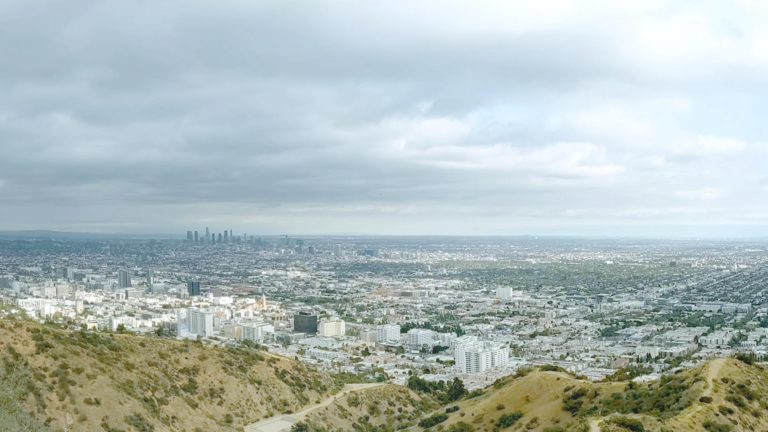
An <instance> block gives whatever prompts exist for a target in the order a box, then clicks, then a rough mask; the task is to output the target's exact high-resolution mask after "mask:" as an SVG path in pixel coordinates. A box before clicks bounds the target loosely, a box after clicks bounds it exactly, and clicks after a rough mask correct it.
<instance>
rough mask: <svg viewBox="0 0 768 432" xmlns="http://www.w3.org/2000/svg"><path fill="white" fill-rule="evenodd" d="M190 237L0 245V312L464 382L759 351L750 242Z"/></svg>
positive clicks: (754, 253)
mask: <svg viewBox="0 0 768 432" xmlns="http://www.w3.org/2000/svg"><path fill="white" fill-rule="evenodd" d="M190 233H192V231H188V232H187V236H186V240H114V241H97V240H81V241H75V242H66V241H57V240H38V241H34V242H31V241H26V240H13V241H10V240H5V241H2V243H0V247H1V248H2V252H3V253H2V254H0V257H2V258H0V275H2V278H0V289H2V296H3V301H4V304H5V311H6V312H5V313H6V314H13V313H16V314H24V315H26V316H28V317H30V318H32V319H35V320H38V321H40V322H46V321H53V322H57V323H62V324H67V325H69V326H72V327H73V328H79V327H83V328H87V329H90V330H94V331H107V332H115V331H118V330H120V331H128V332H133V333H138V334H150V335H162V336H163V337H173V338H179V339H203V340H205V341H206V342H209V343H214V344H221V345H228V344H238V343H240V342H242V341H251V342H254V343H257V344H260V345H264V346H266V347H268V348H269V350H270V351H271V352H275V353H279V354H280V355H284V356H288V357H297V358H298V359H300V360H301V361H302V362H305V363H307V364H310V365H312V366H314V367H317V368H320V369H322V370H327V371H330V372H349V373H360V372H365V373H368V374H372V375H376V374H381V376H384V377H386V379H388V380H391V381H392V382H395V383H399V384H405V382H406V380H407V378H408V377H409V376H410V375H411V374H413V373H414V372H417V373H418V374H419V375H420V376H422V377H423V378H424V379H426V380H432V381H439V380H451V379H453V378H454V377H458V378H460V379H462V380H463V382H464V383H465V385H466V386H467V388H468V389H470V390H473V389H477V388H481V387H484V386H486V385H488V384H490V383H493V382H494V381H495V380H496V379H498V378H500V377H502V376H505V375H509V374H510V373H513V372H514V371H515V370H517V369H519V368H521V367H527V366H531V365H543V364H551V365H557V366H561V367H563V368H564V369H566V370H568V371H570V372H573V373H576V374H579V375H583V376H586V377H588V378H589V379H591V380H601V379H604V378H605V377H607V376H610V375H612V374H614V373H616V371H617V370H620V369H622V368H624V367H626V366H629V365H638V366H641V368H642V369H643V371H644V373H643V374H642V376H641V379H649V380H650V379H654V378H658V377H659V376H660V374H663V373H665V372H668V371H670V370H674V369H675V368H678V367H680V366H688V367H690V366H694V365H696V364H698V363H700V362H702V361H705V360H707V359H710V358H714V357H722V356H731V355H734V354H735V353H742V352H743V353H750V354H754V355H756V356H758V357H762V356H764V355H766V353H767V351H768V304H766V303H768V301H767V300H766V299H767V298H768V291H767V290H768V285H766V282H767V281H768V279H767V278H768V265H767V264H768V250H766V249H765V247H764V246H762V244H761V243H751V242H745V241H742V242H738V241H731V242H729V241H722V242H718V241H712V242H707V243H701V242H686V241H651V240H635V241H633V240H611V239H605V240H589V239H568V238H563V239H556V238H541V239H537V238H452V237H433V238H429V237H424V238H417V237H406V238H396V237H391V238H390V237H371V238H356V237H345V238H333V237H311V238H309V237H308V238H294V237H290V236H280V237H271V238H261V237H259V238H254V237H253V236H247V235H245V234H241V235H237V234H234V233H233V232H232V231H230V230H225V231H223V233H216V234H213V233H211V232H210V231H209V230H208V229H206V234H205V235H204V236H195V235H194V234H192V235H191V234H190Z"/></svg>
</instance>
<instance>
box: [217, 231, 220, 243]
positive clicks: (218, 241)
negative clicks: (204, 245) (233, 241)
mask: <svg viewBox="0 0 768 432" xmlns="http://www.w3.org/2000/svg"><path fill="white" fill-rule="evenodd" d="M216 243H221V233H219V236H218V240H217V241H216Z"/></svg>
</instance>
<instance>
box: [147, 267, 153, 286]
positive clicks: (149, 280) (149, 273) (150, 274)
mask: <svg viewBox="0 0 768 432" xmlns="http://www.w3.org/2000/svg"><path fill="white" fill-rule="evenodd" d="M153 283H155V272H153V271H152V270H147V285H149V286H150V287H152V284H153Z"/></svg>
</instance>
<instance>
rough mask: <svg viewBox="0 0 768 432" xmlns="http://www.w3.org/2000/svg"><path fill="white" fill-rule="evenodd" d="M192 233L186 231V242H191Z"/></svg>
mask: <svg viewBox="0 0 768 432" xmlns="http://www.w3.org/2000/svg"><path fill="white" fill-rule="evenodd" d="M192 238H193V237H192V231H187V241H190V242H191V241H192Z"/></svg>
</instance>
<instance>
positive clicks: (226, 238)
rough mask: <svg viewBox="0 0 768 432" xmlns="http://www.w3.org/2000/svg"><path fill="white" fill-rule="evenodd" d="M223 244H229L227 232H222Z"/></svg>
mask: <svg viewBox="0 0 768 432" xmlns="http://www.w3.org/2000/svg"><path fill="white" fill-rule="evenodd" d="M224 243H229V231H227V230H224Z"/></svg>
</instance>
